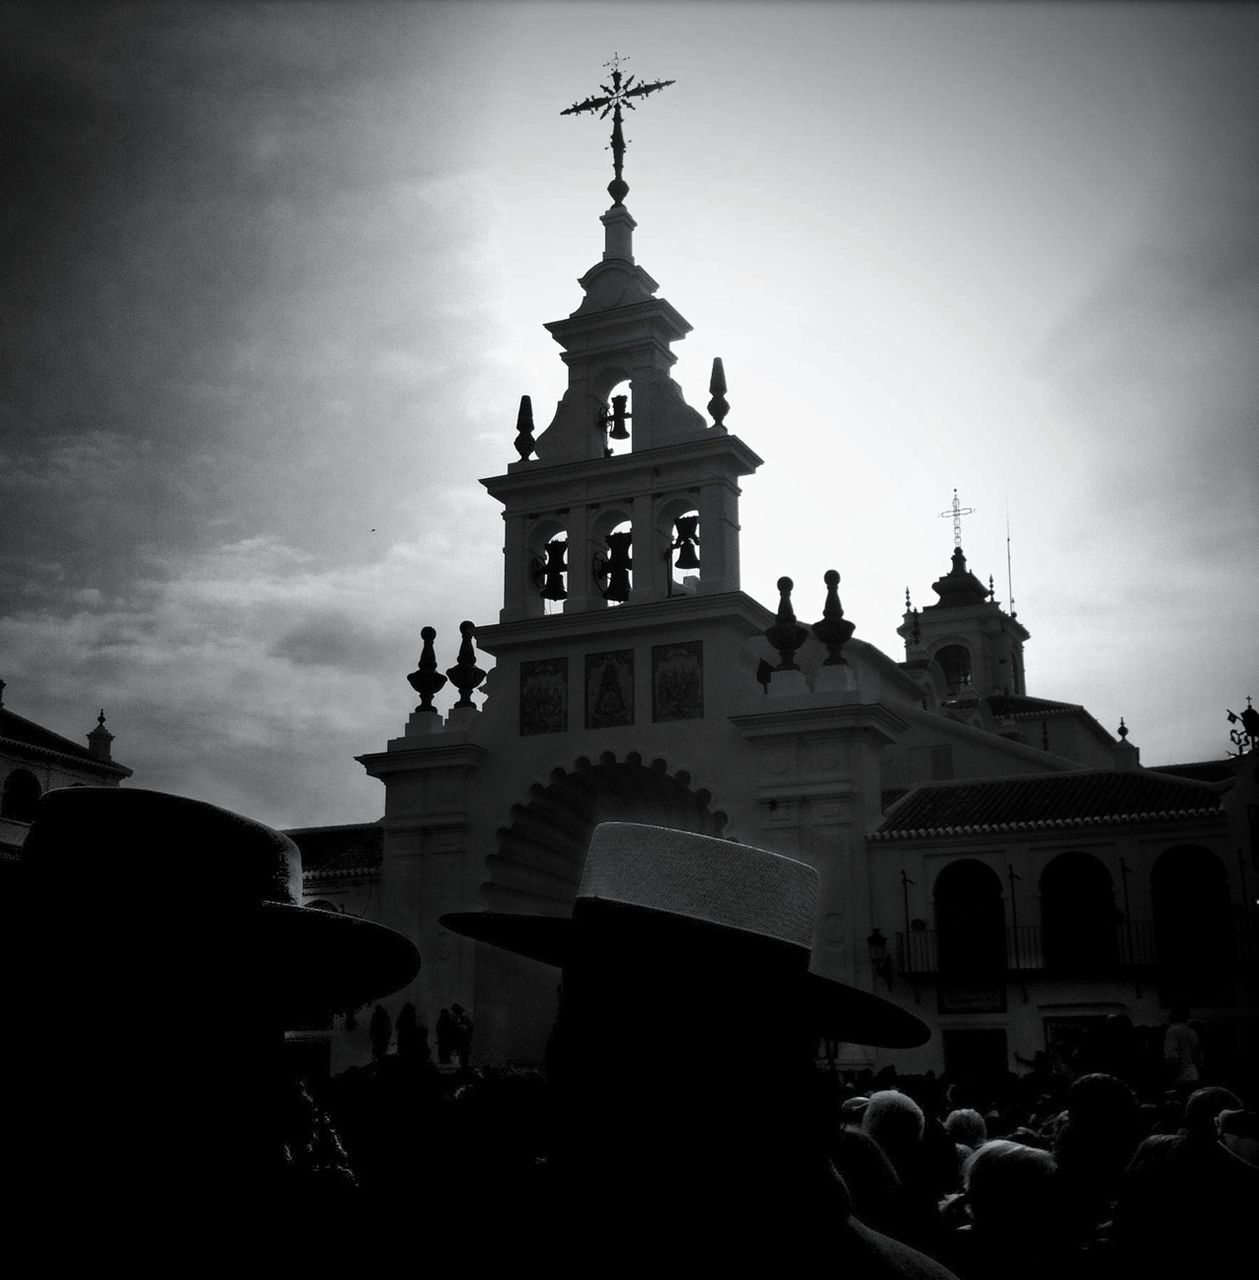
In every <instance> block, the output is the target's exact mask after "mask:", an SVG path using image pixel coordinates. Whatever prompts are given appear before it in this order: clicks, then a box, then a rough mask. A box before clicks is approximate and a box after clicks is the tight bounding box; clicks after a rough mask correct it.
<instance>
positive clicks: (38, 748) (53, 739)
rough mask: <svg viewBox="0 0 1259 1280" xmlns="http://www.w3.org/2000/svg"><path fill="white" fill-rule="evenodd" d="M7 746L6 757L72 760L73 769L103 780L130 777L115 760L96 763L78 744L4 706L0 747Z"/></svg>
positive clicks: (94, 758) (0, 713)
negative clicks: (56, 757) (54, 757)
mask: <svg viewBox="0 0 1259 1280" xmlns="http://www.w3.org/2000/svg"><path fill="white" fill-rule="evenodd" d="M5 743H8V744H10V745H9V746H8V748H7V750H8V751H9V753H10V754H12V755H17V756H19V757H20V756H23V755H28V756H34V757H37V758H39V757H47V756H60V757H63V758H69V759H70V760H72V761H74V767H75V768H76V769H84V770H87V771H88V772H89V773H95V774H98V775H100V776H101V777H103V778H114V779H122V778H129V777H131V770H130V769H128V768H127V766H126V765H125V764H119V763H118V761H117V760H100V759H98V758H97V757H96V756H94V755H93V754H92V753H91V751H90V750H88V748H87V747H85V746H83V744H82V743H79V742H75V741H74V740H73V739H72V738H63V737H62V736H61V734H59V733H54V732H53V731H52V730H51V729H45V728H44V726H43V725H42V724H36V723H35V721H34V720H28V719H26V717H25V716H20V715H18V714H17V713H16V712H14V711H10V710H9V709H8V707H0V745H3V744H5Z"/></svg>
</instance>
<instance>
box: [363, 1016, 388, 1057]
mask: <svg viewBox="0 0 1259 1280" xmlns="http://www.w3.org/2000/svg"><path fill="white" fill-rule="evenodd" d="M367 1034H368V1035H369V1036H370V1037H371V1041H372V1057H373V1058H374V1059H375V1060H376V1061H377V1062H379V1061H380V1060H381V1058H383V1057H384V1056H385V1054H387V1053H388V1052H389V1041H390V1040H392V1039H393V1024H392V1022H391V1021H390V1018H389V1010H388V1009H386V1008H385V1006H384V1005H383V1004H378V1005H377V1006H376V1007H375V1008H374V1009H373V1010H372V1020H371V1022H370V1023H368V1026H367Z"/></svg>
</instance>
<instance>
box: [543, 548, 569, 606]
mask: <svg viewBox="0 0 1259 1280" xmlns="http://www.w3.org/2000/svg"><path fill="white" fill-rule="evenodd" d="M567 552H568V543H566V542H561V541H560V540H559V539H553V540H552V541H550V542H548V543H547V544H546V565H545V567H544V569H543V571H542V572H543V583H542V597H543V599H545V600H567V599H568V592H567V591H566V590H565V589H564V557H565V555H566V554H567Z"/></svg>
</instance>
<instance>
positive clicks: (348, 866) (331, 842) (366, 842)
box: [284, 822, 385, 880]
mask: <svg viewBox="0 0 1259 1280" xmlns="http://www.w3.org/2000/svg"><path fill="white" fill-rule="evenodd" d="M284 834H285V835H287V836H288V837H289V838H290V839H291V840H292V841H293V842H294V843H295V844H296V845H297V847H298V848H299V849H300V850H301V851H302V878H303V879H305V880H333V879H337V878H340V877H342V876H344V877H353V876H364V875H374V874H375V873H377V872H378V871H379V870H380V862H381V857H382V853H383V850H384V840H385V833H384V829H383V828H382V827H381V826H380V825H379V824H378V823H375V822H356V823H352V824H350V825H349V826H344V827H300V828H298V829H297V830H295V831H286V832H285V833H284Z"/></svg>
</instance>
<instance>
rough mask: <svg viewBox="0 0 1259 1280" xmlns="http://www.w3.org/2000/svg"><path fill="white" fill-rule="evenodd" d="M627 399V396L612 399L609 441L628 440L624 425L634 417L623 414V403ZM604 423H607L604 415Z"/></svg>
mask: <svg viewBox="0 0 1259 1280" xmlns="http://www.w3.org/2000/svg"><path fill="white" fill-rule="evenodd" d="M628 399H629V397H628V396H613V397H612V413H611V422H612V429H611V430H610V431H609V432H608V439H609V440H628V439H629V438H630V433H629V428H628V427H627V426H626V425H625V424H626V422H627V421H628V420H629V419H630V418H632V417H633V416H634V415H633V414H632V413H626V412H625V403H626V401H627V400H628ZM604 421H605V422H606V421H608V417H607V415H605V417H604Z"/></svg>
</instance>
